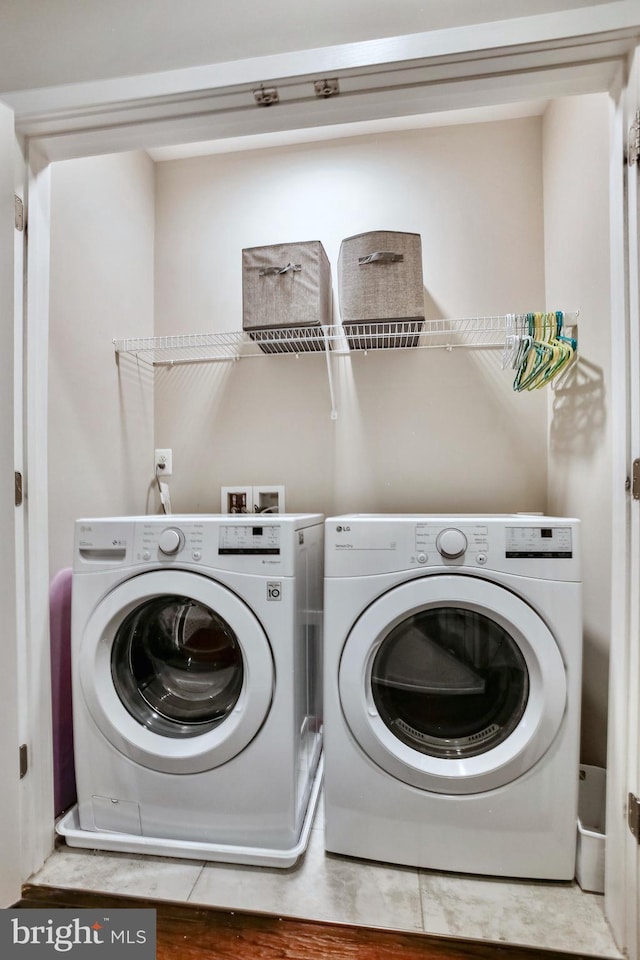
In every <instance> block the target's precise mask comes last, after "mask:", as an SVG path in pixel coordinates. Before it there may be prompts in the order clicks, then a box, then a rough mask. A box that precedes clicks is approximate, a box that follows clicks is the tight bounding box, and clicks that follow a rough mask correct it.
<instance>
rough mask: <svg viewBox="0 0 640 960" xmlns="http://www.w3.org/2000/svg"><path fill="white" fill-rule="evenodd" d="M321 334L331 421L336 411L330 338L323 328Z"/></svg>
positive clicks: (336, 417)
mask: <svg viewBox="0 0 640 960" xmlns="http://www.w3.org/2000/svg"><path fill="white" fill-rule="evenodd" d="M322 333H323V336H324V355H325V357H326V360H327V377H328V379H329V396H330V397H331V419H332V420H337V419H338V411H337V410H336V398H335V393H334V390H333V371H332V369H331V338H330V337H329V336H328V333H329V331H328V330H327V329H326V328H325V327H323V328H322Z"/></svg>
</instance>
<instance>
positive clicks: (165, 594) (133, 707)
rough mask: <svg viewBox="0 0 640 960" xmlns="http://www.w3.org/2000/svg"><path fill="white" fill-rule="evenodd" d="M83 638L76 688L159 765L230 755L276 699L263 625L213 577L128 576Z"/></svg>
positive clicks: (98, 716) (137, 751)
mask: <svg viewBox="0 0 640 960" xmlns="http://www.w3.org/2000/svg"><path fill="white" fill-rule="evenodd" d="M77 643H78V649H77V656H78V671H77V677H78V680H79V685H77V686H76V688H74V692H75V694H76V695H77V696H80V695H81V696H82V697H83V698H84V702H85V703H86V706H87V708H88V711H89V713H90V715H91V718H92V720H93V722H94V723H95V724H96V726H97V728H98V729H99V730H100V733H101V734H102V735H103V736H104V737H105V738H106V740H107V741H108V742H109V743H110V744H111V745H112V746H113V747H114V748H115V749H116V750H117V751H118V752H119V753H121V754H123V755H124V756H126V757H128V758H129V759H130V760H133V761H134V762H135V763H138V764H141V765H142V766H145V767H149V768H150V769H152V770H159V771H162V772H164V773H179V774H181V773H200V772H202V771H204V770H211V769H213V768H215V767H218V766H220V765H221V764H223V763H226V762H227V761H229V760H231V759H232V758H233V757H235V756H237V755H238V754H239V753H241V752H242V751H243V750H245V749H246V747H248V745H249V744H250V743H251V742H252V741H253V739H254V737H255V736H256V735H257V734H258V732H259V730H260V729H261V727H262V725H263V724H264V723H265V720H266V719H267V716H268V714H269V711H270V709H271V704H272V701H273V697H274V692H275V684H276V677H275V666H274V661H273V654H272V651H271V645H270V643H269V640H268V638H267V635H266V634H265V631H264V628H263V627H262V624H261V622H260V620H259V619H258V616H257V615H256V613H255V612H254V611H253V610H252V609H251V608H250V607H249V605H248V604H247V603H245V602H244V600H242V599H241V597H239V596H238V594H236V593H235V592H234V591H233V590H232V589H230V588H229V587H227V586H225V585H223V584H222V583H219V582H217V581H216V580H214V579H213V578H212V577H207V576H204V575H202V574H198V573H190V572H186V571H184V570H154V571H150V572H149V573H142V574H138V575H136V576H133V577H131V578H130V579H128V580H124V581H123V582H122V583H120V584H119V585H117V586H116V587H114V589H113V590H112V591H111V592H110V593H108V594H106V595H105V596H104V597H103V598H102V599H101V600H100V601H99V602H98V604H97V605H96V608H95V609H94V611H93V613H92V614H91V616H90V617H89V619H88V620H87V623H86V625H85V627H84V630H83V631H82V635H81V636H79V637H78V639H77Z"/></svg>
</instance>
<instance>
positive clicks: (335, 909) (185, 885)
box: [30, 802, 622, 958]
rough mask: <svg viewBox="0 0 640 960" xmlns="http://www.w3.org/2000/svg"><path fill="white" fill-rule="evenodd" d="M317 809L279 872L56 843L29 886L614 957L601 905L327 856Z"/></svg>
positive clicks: (540, 887)
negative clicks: (302, 847)
mask: <svg viewBox="0 0 640 960" xmlns="http://www.w3.org/2000/svg"><path fill="white" fill-rule="evenodd" d="M323 823H324V821H323V812H322V802H320V804H319V809H318V813H317V815H316V818H315V820H314V825H313V828H312V830H311V838H310V841H309V847H308V850H307V852H306V855H305V856H304V857H302V858H301V859H300V860H299V861H298V863H297V864H296V865H295V866H293V867H290V868H288V869H286V870H281V869H277V868H269V867H247V866H238V865H231V864H216V863H202V862H200V861H195V860H177V859H170V858H162V857H149V856H142V855H132V854H125V853H107V852H104V851H93V850H84V849H80V848H77V847H69V846H67V845H66V844H65V843H62V842H61V843H59V844H58V845H57V847H56V850H55V851H54V853H53V854H52V856H51V857H50V858H49V859H48V860H47V862H46V863H45V865H44V866H43V868H42V869H41V870H40V871H39V872H38V873H37V874H35V875H34V876H33V877H32V878H31V880H30V882H32V883H36V884H44V885H49V886H56V887H67V888H72V889H83V890H92V891H99V892H104V893H117V894H123V895H126V894H131V895H135V896H140V897H150V898H153V899H157V900H172V901H177V902H188V903H192V904H199V905H205V906H215V907H223V908H229V909H234V910H252V911H257V912H262V913H273V914H277V915H280V916H289V917H298V918H304V919H310V920H328V921H333V922H337V923H350V924H351V923H353V924H362V925H364V926H370V927H383V928H385V929H393V930H409V931H413V932H416V931H421V932H426V933H431V934H437V935H441V936H451V937H462V938H466V939H475V940H486V941H494V942H501V943H512V944H518V945H523V946H533V947H541V948H545V949H550V950H564V951H567V952H572V953H579V954H583V955H587V956H594V957H616V958H619V957H621V956H622V954H621V953H620V952H619V951H618V949H617V948H616V945H615V943H614V941H613V938H612V936H611V931H610V929H609V926H608V924H607V921H606V919H605V917H604V912H603V898H602V897H601V896H599V895H598V894H593V893H584V892H583V891H582V890H581V889H580V887H579V886H578V885H577V884H575V883H543V882H540V881H535V882H534V881H513V880H509V881H505V880H495V879H486V878H480V877H470V876H462V875H456V874H446V873H435V872H433V871H429V870H416V869H414V868H409V867H397V866H392V865H388V864H381V863H373V862H367V861H363V860H355V859H351V858H348V857H339V856H336V855H334V854H327V853H325V850H324V843H323Z"/></svg>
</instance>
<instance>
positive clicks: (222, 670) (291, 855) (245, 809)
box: [58, 514, 324, 867]
mask: <svg viewBox="0 0 640 960" xmlns="http://www.w3.org/2000/svg"><path fill="white" fill-rule="evenodd" d="M323 519H324V518H323V517H321V516H320V515H316V514H305V515H287V514H283V515H276V514H274V515H270V516H267V515H259V516H255V517H253V516H246V515H233V516H231V515H229V516H227V515H225V516H143V517H122V518H113V519H87V520H79V521H77V523H76V529H75V559H74V572H73V583H72V661H73V666H72V691H73V711H74V749H75V767H76V778H77V795H78V804H77V807H74V809H73V810H72V811H70V813H69V814H68V815H67V816H66V817H65V818H63V820H62V821H61V823H60V824H59V826H58V829H59V832H60V833H62V834H63V835H64V836H65V837H66V839H67V842H68V843H70V844H72V845H77V846H85V847H96V848H106V849H111V850H127V851H134V852H146V853H155V854H161V855H174V856H180V857H194V858H198V859H209V860H222V861H228V862H242V863H257V864H263V865H272V866H283V867H285V866H289V865H291V864H292V863H294V862H295V860H296V859H297V858H298V856H299V855H300V854H301V853H302V852H303V850H304V848H305V845H306V841H307V839H308V836H309V827H310V823H311V818H312V816H313V811H314V807H315V802H316V800H317V796H318V792H319V788H320V776H321V766H322V764H321V742H322V716H321V679H320V669H321V657H322V651H321V637H322V621H321V618H322V572H323V571H322V564H323V532H324V528H323Z"/></svg>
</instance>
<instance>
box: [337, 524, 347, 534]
mask: <svg viewBox="0 0 640 960" xmlns="http://www.w3.org/2000/svg"><path fill="white" fill-rule="evenodd" d="M336 530H337V531H338V533H349V532H350V531H351V527H349V526H346V525H345V526H340V524H338V526H337V527H336Z"/></svg>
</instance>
